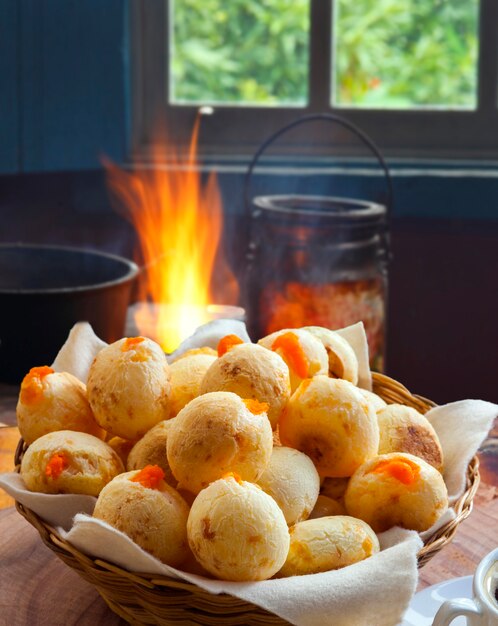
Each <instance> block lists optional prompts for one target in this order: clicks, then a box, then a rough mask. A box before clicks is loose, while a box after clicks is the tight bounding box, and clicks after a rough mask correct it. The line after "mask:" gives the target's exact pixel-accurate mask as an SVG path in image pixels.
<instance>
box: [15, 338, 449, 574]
mask: <svg viewBox="0 0 498 626" xmlns="http://www.w3.org/2000/svg"><path fill="white" fill-rule="evenodd" d="M357 383H358V361H357V358H356V355H355V352H354V351H353V349H352V347H351V346H350V345H349V343H348V342H347V341H346V340H345V339H343V338H342V337H341V336H340V335H339V334H338V333H335V332H334V331H331V330H328V329H325V328H319V327H307V328H300V329H283V330H281V331H278V332H276V333H273V334H271V335H268V336H267V337H263V338H262V339H261V340H260V341H259V342H258V343H257V344H253V343H244V342H243V341H242V340H241V339H240V338H238V337H236V336H234V335H229V336H227V337H224V338H222V340H221V341H220V343H219V346H218V351H217V352H216V351H214V350H212V349H211V348H207V347H202V348H199V349H195V350H190V351H188V352H186V353H185V354H183V355H182V356H181V357H179V358H178V359H177V360H175V361H174V362H172V363H168V361H167V359H166V356H165V354H164V353H163V351H162V350H161V348H160V346H159V345H158V344H156V343H155V342H154V341H152V340H150V339H147V338H145V337H128V338H124V339H121V340H119V341H117V342H115V343H113V344H111V345H108V346H106V347H105V348H103V349H102V350H101V351H100V352H99V353H98V354H97V356H96V358H95V360H94V362H93V364H92V366H91V368H90V372H89V376H88V381H87V385H86V386H85V385H84V384H83V383H82V382H80V381H79V380H78V379H76V378H75V377H74V376H71V375H70V374H67V373H58V372H55V371H54V370H53V369H51V368H49V367H46V366H42V367H35V368H33V369H32V370H30V372H29V373H28V374H27V375H26V377H25V379H24V381H23V383H22V385H21V390H20V395H19V402H18V405H17V416H18V424H19V429H20V431H21V435H22V437H23V439H24V441H25V442H26V443H28V444H29V447H28V449H27V451H26V453H25V454H24V457H23V460H22V464H21V475H22V477H23V479H24V482H25V484H26V487H27V488H28V489H29V490H32V491H38V492H42V493H50V494H56V493H78V494H88V495H93V496H96V497H97V502H96V506H95V511H94V516H95V517H96V518H99V519H101V520H103V521H105V522H107V523H108V524H110V525H111V526H113V527H115V528H116V529H118V530H120V531H121V532H123V533H125V534H126V535H128V536H129V537H130V538H131V539H132V540H133V541H135V542H136V543H137V544H138V545H140V546H141V547H142V548H143V549H144V550H146V551H147V552H149V553H150V554H152V555H153V556H155V557H156V558H158V559H159V560H161V561H162V562H164V563H166V564H168V565H171V566H175V567H179V568H180V569H185V570H187V571H193V572H195V573H202V574H204V575H206V576H214V577H216V578H220V579H224V580H232V581H256V580H265V579H268V578H271V577H274V576H276V577H282V576H297V575H305V574H314V573H318V572H324V571H328V570H332V569H338V568H342V567H345V566H348V565H351V564H353V563H356V562H358V561H361V560H363V559H366V558H368V557H370V556H372V555H374V554H375V553H376V552H378V551H379V540H378V538H377V534H376V533H379V532H382V531H385V530H387V529H389V528H391V527H392V526H396V525H398V526H402V527H404V528H409V529H413V530H416V531H419V532H421V531H424V530H427V529H428V528H430V527H431V526H432V525H433V524H434V523H435V522H436V521H437V520H438V519H439V518H440V517H441V515H442V514H443V513H444V512H445V510H446V509H447V507H448V496H447V491H446V486H445V483H444V481H443V478H442V475H441V472H442V470H443V466H444V459H443V453H442V449H441V445H440V443H439V441H438V437H437V434H436V433H435V431H434V429H433V428H432V427H431V425H430V423H429V422H428V420H427V419H426V418H425V417H424V416H423V415H421V414H420V413H418V412H417V411H415V410H414V409H412V408H409V407H406V406H403V405H397V404H389V405H388V404H386V402H384V401H383V400H382V398H380V397H379V396H377V395H375V394H373V393H372V392H368V391H365V390H363V389H360V388H359V387H358V386H357Z"/></svg>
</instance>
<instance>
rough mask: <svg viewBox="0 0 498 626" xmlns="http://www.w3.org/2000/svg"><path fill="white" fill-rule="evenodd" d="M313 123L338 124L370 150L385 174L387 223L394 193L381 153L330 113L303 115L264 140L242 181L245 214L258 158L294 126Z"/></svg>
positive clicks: (339, 117) (337, 116)
mask: <svg viewBox="0 0 498 626" xmlns="http://www.w3.org/2000/svg"><path fill="white" fill-rule="evenodd" d="M315 121H325V122H331V123H334V124H338V125H339V126H343V127H344V128H346V129H347V130H349V131H351V132H352V133H353V134H354V135H356V136H357V137H358V138H359V139H360V140H361V141H362V142H363V143H364V144H365V145H366V146H367V147H368V148H369V149H370V150H371V152H372V153H373V154H374V156H375V157H376V158H377V160H378V161H379V164H380V166H381V168H382V170H383V172H384V174H385V179H386V187H387V199H386V211H387V221H388V222H389V218H390V216H391V213H392V206H393V201H394V192H393V184H392V178H391V174H390V173H389V168H388V167H387V163H386V161H385V159H384V157H383V156H382V153H381V152H380V150H379V148H378V147H377V146H376V144H375V143H374V142H373V140H372V139H370V137H369V136H368V135H367V134H366V133H364V132H363V131H362V130H361V129H360V128H358V126H356V125H355V124H353V123H352V122H350V121H349V120H347V119H345V118H344V117H341V116H339V115H335V114H332V113H313V114H310V115H304V116H302V117H300V118H298V119H297V120H294V121H293V122H290V123H289V124H286V125H285V126H283V127H282V128H280V129H279V130H277V131H276V132H274V133H273V134H272V135H270V136H269V137H268V138H267V139H265V141H263V143H262V144H261V145H260V146H259V148H258V149H257V150H256V152H255V154H254V156H253V158H252V159H251V162H250V163H249V167H248V169H247V173H246V176H245V179H244V207H245V210H246V214H247V215H248V216H250V210H251V202H250V197H249V192H250V184H251V180H252V175H253V172H254V168H255V167H256V165H257V163H258V161H259V158H260V156H261V155H262V154H263V153H264V152H265V150H266V149H267V148H268V147H269V146H270V145H271V144H273V143H274V142H275V141H276V140H277V139H278V138H279V137H281V136H282V135H284V134H285V133H287V132H288V131H290V130H292V129H293V128H295V127H296V126H301V125H302V124H305V123H307V122H315Z"/></svg>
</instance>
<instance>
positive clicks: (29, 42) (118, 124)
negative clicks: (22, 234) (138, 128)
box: [19, 0, 129, 172]
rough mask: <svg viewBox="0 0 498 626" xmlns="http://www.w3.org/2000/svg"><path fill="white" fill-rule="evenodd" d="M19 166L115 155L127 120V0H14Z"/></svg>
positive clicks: (69, 165) (71, 166) (86, 162)
mask: <svg viewBox="0 0 498 626" xmlns="http://www.w3.org/2000/svg"><path fill="white" fill-rule="evenodd" d="M19 7H20V35H19V43H20V54H21V60H20V67H21V72H20V77H21V82H20V94H21V107H20V108H21V123H22V170H23V171H27V172H39V171H54V170H75V169H89V168H95V167H97V166H98V165H99V159H100V156H101V154H107V155H109V156H111V157H112V158H114V159H116V160H120V161H121V160H123V159H124V158H125V155H126V151H127V134H128V124H129V97H128V95H129V93H128V90H129V71H128V70H129V45H128V43H129V42H128V30H129V28H128V1H127V0H102V1H99V0H85V1H81V0H45V1H41V0H20V3H19Z"/></svg>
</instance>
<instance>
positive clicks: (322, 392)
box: [279, 376, 379, 477]
mask: <svg viewBox="0 0 498 626" xmlns="http://www.w3.org/2000/svg"><path fill="white" fill-rule="evenodd" d="M279 433H280V440H281V442H282V444H283V445H285V446H289V447H292V448H297V449H298V450H301V451H302V452H304V453H305V454H307V455H308V456H309V457H310V458H311V460H312V461H313V462H314V464H315V466H316V468H317V470H318V472H319V474H320V475H321V476H331V477H346V476H351V475H352V474H353V472H354V471H355V470H356V469H357V468H358V467H359V466H360V465H361V464H362V463H364V462H365V461H366V460H367V459H370V458H372V457H374V456H375V455H376V454H377V451H378V446H379V427H378V425H377V418H376V415H375V412H374V411H373V409H372V407H371V406H370V404H369V403H368V402H367V401H366V400H365V398H364V397H363V396H362V395H361V393H360V392H359V391H358V388H357V387H355V386H354V385H353V384H352V383H350V382H348V381H346V380H341V379H334V378H328V377H327V376H315V377H314V378H310V379H307V380H305V381H304V382H302V383H301V385H300V386H299V387H298V389H297V390H296V392H295V393H294V394H293V395H292V396H291V399H290V400H289V403H288V405H287V408H286V410H285V412H284V414H283V415H282V417H281V418H280V422H279Z"/></svg>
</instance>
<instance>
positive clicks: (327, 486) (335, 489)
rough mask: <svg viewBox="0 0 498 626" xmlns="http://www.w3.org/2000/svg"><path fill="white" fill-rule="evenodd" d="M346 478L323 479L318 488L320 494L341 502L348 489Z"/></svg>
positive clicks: (347, 479)
mask: <svg viewBox="0 0 498 626" xmlns="http://www.w3.org/2000/svg"><path fill="white" fill-rule="evenodd" d="M348 483H349V477H348V478H324V479H323V481H322V484H321V486H320V494H321V495H322V496H327V497H328V498H332V499H333V500H341V499H342V498H343V497H344V494H345V493H346V489H347V487H348Z"/></svg>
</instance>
